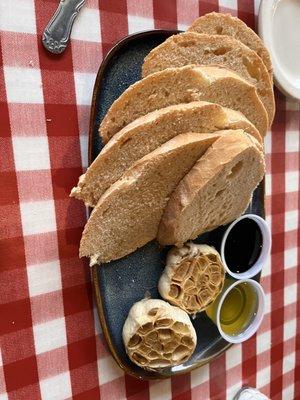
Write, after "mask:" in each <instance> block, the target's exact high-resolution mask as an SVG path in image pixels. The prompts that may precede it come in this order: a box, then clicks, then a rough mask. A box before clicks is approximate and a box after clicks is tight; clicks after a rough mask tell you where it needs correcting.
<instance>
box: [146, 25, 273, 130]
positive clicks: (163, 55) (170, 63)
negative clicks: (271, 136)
mask: <svg viewBox="0 0 300 400" xmlns="http://www.w3.org/2000/svg"><path fill="white" fill-rule="evenodd" d="M187 64H205V65H207V64H217V65H223V66H224V67H227V68H229V69H232V70H233V71H235V72H236V73H237V74H239V75H240V76H241V77H243V78H244V79H246V80H247V81H248V82H249V83H252V84H253V85H255V87H256V89H257V93H258V95H259V97H260V99H261V101H262V102H263V104H264V106H265V108H266V111H267V113H268V117H269V125H270V124H271V123H272V121H273V117H274V112H275V103H274V94H273V86H272V82H271V80H270V76H269V73H268V71H267V68H266V66H265V65H264V63H263V62H262V59H261V58H260V57H259V56H258V55H257V54H256V53H255V52H254V51H252V50H250V49H249V47H247V46H245V45H244V44H243V43H241V42H240V41H238V40H236V39H234V38H232V37H229V36H220V35H206V34H203V33H195V32H186V33H181V34H179V35H174V36H170V37H169V38H168V39H167V40H166V41H165V42H163V43H162V44H161V45H159V46H157V47H155V48H154V49H153V50H152V51H150V53H149V54H148V56H147V57H146V58H145V60H144V64H143V77H145V76H148V75H150V74H153V73H154V72H158V71H162V70H164V69H166V68H170V67H182V66H183V65H187ZM242 99H243V98H241V101H242Z"/></svg>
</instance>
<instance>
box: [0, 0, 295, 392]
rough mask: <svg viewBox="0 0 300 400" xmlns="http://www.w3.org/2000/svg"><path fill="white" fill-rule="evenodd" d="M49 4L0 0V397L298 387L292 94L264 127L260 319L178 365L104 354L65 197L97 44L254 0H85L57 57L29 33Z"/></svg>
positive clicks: (251, 9) (81, 217)
mask: <svg viewBox="0 0 300 400" xmlns="http://www.w3.org/2000/svg"><path fill="white" fill-rule="evenodd" d="M57 3H58V1H57V0H1V1H0V29H1V52H0V56H1V69H0V132H1V142H0V143H1V145H0V168H1V185H0V188H1V189H0V221H1V224H0V240H1V249H0V274H1V275H0V300H1V302H0V303H1V305H0V328H1V351H0V400H5V399H9V400H23V399H24V400H35V399H44V400H48V399H49V400H50V399H58V400H61V399H67V398H73V399H78V400H79V399H80V400H83V399H87V400H93V399H100V398H101V399H103V400H106V399H107V400H113V399H115V400H119V399H125V398H127V399H131V400H144V399H145V400H147V399H151V400H154V399H161V400H167V399H171V398H172V399H177V400H179V399H195V400H196V399H197V400H198V399H199V400H200V399H204V400H206V399H212V400H217V399H220V400H223V399H228V400H230V399H232V395H233V393H235V391H236V390H237V389H238V388H239V387H241V386H242V384H249V385H251V386H256V387H258V388H259V389H261V390H262V391H263V392H264V393H265V394H266V395H268V396H270V398H271V399H272V400H279V399H283V400H291V399H300V335H299V332H300V318H299V316H300V301H299V297H300V296H299V295H300V293H299V292H300V275H299V273H300V266H299V253H298V249H299V240H300V229H299V226H300V221H299V211H298V210H299V154H300V152H299V133H300V108H299V104H298V105H297V103H295V102H292V101H290V100H287V99H286V98H285V97H284V96H283V95H281V94H280V93H279V92H278V91H277V92H276V103H277V113H276V117H275V121H274V124H273V128H272V132H270V133H269V134H268V136H267V137H266V153H267V175H266V183H267V186H266V205H267V215H268V222H269V224H270V225H271V227H272V234H273V250H272V254H271V258H270V263H269V264H268V265H266V266H265V268H264V272H263V276H264V277H263V280H262V284H263V287H264V289H265V291H266V293H267V311H266V315H265V318H264V321H263V324H262V326H261V328H260V329H259V332H258V334H257V335H256V336H255V337H253V338H252V339H250V340H249V341H247V342H246V343H244V344H243V345H235V346H233V347H232V348H231V349H230V350H229V351H227V352H226V354H224V355H222V356H221V357H219V358H218V359H217V360H215V361H214V362H213V363H211V364H210V365H207V366H204V367H203V368H201V369H197V370H195V371H193V372H191V373H190V374H186V375H183V376H179V377H176V378H172V379H169V380H165V381H155V382H149V383H148V382H141V381H137V380H135V379H134V378H132V377H130V376H126V375H124V373H123V371H122V370H120V369H119V368H118V366H117V365H116V364H115V362H114V360H113V359H112V357H111V355H110V353H109V352H108V350H107V348H106V345H105V342H104V340H103V337H102V333H101V329H100V327H99V323H98V319H97V315H96V312H95V306H94V304H93V299H92V288H91V281H90V272H89V267H88V266H87V263H86V262H85V260H80V259H79V258H78V243H79V239H80V235H81V231H82V228H83V225H84V223H85V220H86V210H85V208H84V206H83V204H82V203H81V202H79V201H77V200H74V199H70V198H69V197H68V196H69V192H70V189H71V187H72V186H73V185H74V184H75V183H76V182H77V179H78V176H79V175H80V174H81V173H82V172H83V170H84V168H85V167H86V166H87V141H88V138H87V133H88V122H89V111H90V102H91V95H92V89H93V84H94V79H95V75H96V72H97V69H98V68H99V65H100V63H101V60H102V58H103V56H104V55H105V54H106V53H107V51H108V50H109V49H110V48H111V46H112V45H113V44H114V43H115V42H116V41H117V40H119V39H121V38H122V37H123V36H125V35H127V34H128V33H132V32H136V31H139V30H145V29H152V28H170V29H174V28H180V29H184V28H186V26H187V25H189V24H190V23H191V21H193V20H194V19H195V18H196V17H198V15H201V14H204V13H206V12H209V11H213V10H220V11H230V12H232V13H233V14H234V15H237V16H239V17H240V18H242V19H243V20H244V21H245V22H247V24H248V25H249V26H251V27H254V26H255V15H256V14H257V12H258V6H259V0H257V1H252V0H219V1H218V0H207V1H205V0H201V1H196V0H99V1H97V0H87V1H86V5H85V7H84V8H83V10H82V12H81V13H80V15H79V17H78V19H77V20H76V22H75V26H74V29H73V32H72V41H71V45H70V46H69V47H68V49H67V50H66V52H65V53H64V54H63V55H62V56H60V57H55V56H53V55H51V54H49V53H47V52H46V51H45V50H44V49H43V47H42V45H41V34H42V31H43V29H44V27H45V25H46V23H47V22H48V21H49V19H50V17H51V16H52V14H53V12H54V10H55V8H56V6H57ZM2 66H3V67H2ZM297 299H298V302H297Z"/></svg>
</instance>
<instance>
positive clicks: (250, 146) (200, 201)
mask: <svg viewBox="0 0 300 400" xmlns="http://www.w3.org/2000/svg"><path fill="white" fill-rule="evenodd" d="M264 172H265V164H264V155H263V152H262V150H261V147H260V146H259V144H258V142H257V141H256V140H255V139H254V138H253V137H251V136H250V135H247V134H243V133H242V132H240V131H236V132H235V133H233V134H232V135H226V136H221V137H220V138H219V139H218V140H217V141H215V142H214V143H213V144H212V146H211V147H210V148H209V149H208V151H207V152H206V153H205V154H204V156H203V157H201V158H200V160H199V161H198V162H197V163H196V164H195V165H194V167H193V168H192V169H191V171H190V172H189V173H188V174H187V175H186V176H185V177H184V178H183V179H182V181H181V182H180V184H179V185H178V186H177V188H176V189H175V190H174V192H173V193H172V195H171V197H170V200H169V202H168V205H167V207H166V208H165V210H164V214H163V217H162V220H161V222H160V225H159V230H158V236H157V238H158V241H159V243H161V244H162V245H167V244H176V245H181V244H182V243H184V242H186V241H187V240H189V239H194V238H196V237H197V236H198V235H200V234H201V233H203V232H206V231H211V230H213V229H214V228H216V227H218V226H220V225H225V224H227V223H229V222H231V221H233V220H234V219H236V218H237V217H238V216H240V215H241V214H242V213H243V212H244V211H245V210H246V208H247V206H248V204H249V202H250V200H251V196H252V192H253V190H254V189H255V188H256V186H257V185H258V184H259V182H260V181H261V180H262V179H263V176H264Z"/></svg>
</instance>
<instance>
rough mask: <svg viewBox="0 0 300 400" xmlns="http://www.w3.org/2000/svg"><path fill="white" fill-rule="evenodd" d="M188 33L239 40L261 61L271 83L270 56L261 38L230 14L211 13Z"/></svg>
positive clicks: (191, 27) (192, 26)
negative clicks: (224, 36) (225, 36)
mask: <svg viewBox="0 0 300 400" xmlns="http://www.w3.org/2000/svg"><path fill="white" fill-rule="evenodd" d="M188 31H190V32H197V33H206V34H210V35H222V36H223V35H227V36H231V37H233V38H234V39H237V40H239V41H240V42H242V43H243V44H244V45H245V46H248V47H249V48H250V49H251V50H253V51H255V53H256V54H257V55H258V56H259V57H260V58H261V59H262V61H263V63H264V64H265V66H266V68H267V70H268V73H269V76H270V79H271V81H273V73H272V62H271V58H270V54H269V52H268V50H267V49H266V47H265V46H264V43H263V41H262V40H261V38H260V37H259V36H258V35H257V34H256V33H255V32H254V31H253V30H252V29H251V28H249V27H248V26H247V25H246V24H245V23H244V22H243V21H241V20H240V19H239V18H236V17H233V16H232V15H230V14H222V13H217V12H211V13H209V14H205V15H202V17H199V18H197V19H196V20H195V21H194V22H193V23H192V25H191V26H190V27H189V28H188Z"/></svg>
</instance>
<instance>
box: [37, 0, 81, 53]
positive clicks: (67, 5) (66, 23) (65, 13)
mask: <svg viewBox="0 0 300 400" xmlns="http://www.w3.org/2000/svg"><path fill="white" fill-rule="evenodd" d="M84 2H85V0H61V1H60V3H59V5H58V8H57V10H56V11H55V13H54V15H53V17H52V18H51V20H50V21H49V23H48V25H47V26H46V29H45V31H44V33H43V37H42V42H43V45H44V47H45V48H46V49H47V50H49V51H50V52H51V53H55V54H60V53H62V52H63V51H64V50H65V48H66V47H67V44H68V41H69V39H70V35H71V30H72V26H73V23H74V20H75V18H76V17H77V15H78V14H79V11H80V10H81V8H82V6H83V4H84Z"/></svg>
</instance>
